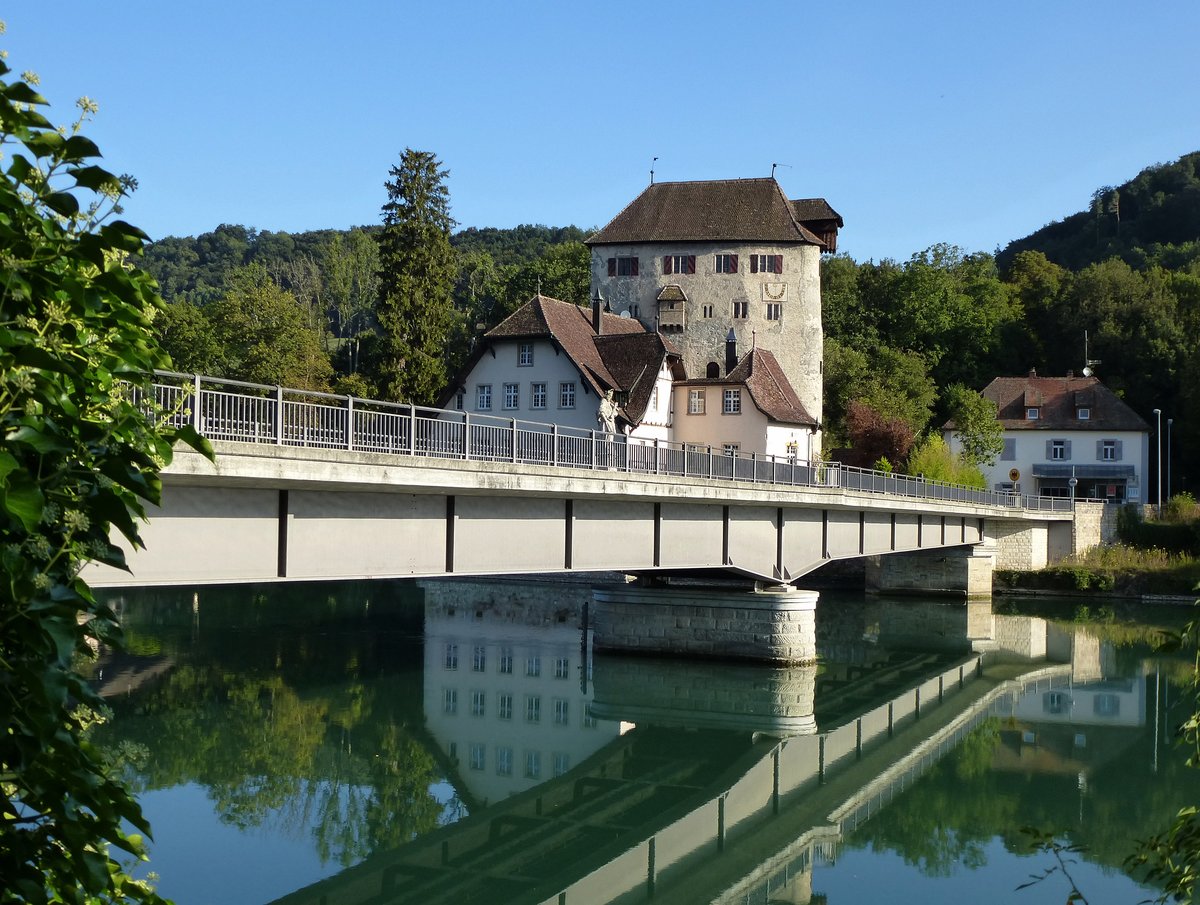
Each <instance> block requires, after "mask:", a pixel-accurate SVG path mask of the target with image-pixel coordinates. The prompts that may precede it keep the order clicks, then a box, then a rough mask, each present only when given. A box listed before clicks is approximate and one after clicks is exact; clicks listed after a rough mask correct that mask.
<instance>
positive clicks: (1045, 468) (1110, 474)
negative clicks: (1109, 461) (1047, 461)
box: [1033, 465, 1134, 481]
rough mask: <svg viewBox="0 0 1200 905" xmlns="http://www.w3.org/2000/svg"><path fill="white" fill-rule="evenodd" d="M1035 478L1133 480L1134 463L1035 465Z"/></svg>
mask: <svg viewBox="0 0 1200 905" xmlns="http://www.w3.org/2000/svg"><path fill="white" fill-rule="evenodd" d="M1033 476H1034V477H1035V478H1064V479H1065V478H1070V477H1072V476H1074V477H1076V478H1086V479H1087V480H1089V481H1095V480H1102V481H1132V480H1133V478H1134V468H1133V466H1132V465H1034V466H1033Z"/></svg>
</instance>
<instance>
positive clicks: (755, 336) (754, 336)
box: [750, 330, 758, 351]
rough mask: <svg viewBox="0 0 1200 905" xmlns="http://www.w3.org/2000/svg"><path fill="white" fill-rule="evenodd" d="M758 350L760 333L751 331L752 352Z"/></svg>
mask: <svg viewBox="0 0 1200 905" xmlns="http://www.w3.org/2000/svg"><path fill="white" fill-rule="evenodd" d="M757 348H758V331H757V330H751V331H750V351H754V350H755V349H757Z"/></svg>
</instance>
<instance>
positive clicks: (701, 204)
mask: <svg viewBox="0 0 1200 905" xmlns="http://www.w3.org/2000/svg"><path fill="white" fill-rule="evenodd" d="M841 226H842V218H841V217H840V216H839V215H838V213H837V212H836V211H834V210H833V208H831V207H830V206H829V204H828V203H827V202H825V200H824V199H819V198H817V199H802V200H797V201H791V200H788V198H787V196H786V195H785V194H784V192H783V190H782V189H781V188H780V186H779V183H777V182H776V181H775V180H774V179H773V178H768V179H724V180H714V181H705V182H660V183H652V184H651V185H649V186H648V187H647V188H646V189H645V190H644V191H643V192H642V193H641V194H640V195H638V196H637V197H636V198H635V199H634V200H633V201H632V202H630V204H629V205H628V206H627V207H626V208H625V209H624V210H622V211H621V212H620V213H619V214H617V216H616V217H614V218H613V220H612V222H610V223H609V224H608V225H607V226H605V227H604V228H603V229H601V230H599V231H598V232H597V233H596V234H595V235H593V236H591V237H590V238H588V239H587V242H586V244H587V245H588V246H589V247H590V248H591V252H592V263H591V267H592V275H591V291H592V296H593V297H594V298H595V297H599V298H602V299H603V300H604V302H605V303H606V304H607V305H608V306H609V307H610V308H611V309H612V310H613V311H614V312H616V313H617V314H627V315H629V317H630V318H631V319H636V320H638V321H640V322H641V323H642V324H643V325H644V326H645V327H646V328H647V329H648V330H652V331H658V332H662V333H665V334H668V335H669V336H670V337H671V339H672V341H673V342H674V343H675V345H676V346H677V347H678V348H679V350H680V353H681V355H682V360H683V365H684V368H685V369H686V371H687V373H688V375H689V376H690V377H691V378H692V379H715V378H720V377H721V375H722V373H723V371H727V370H728V369H723V368H722V367H721V361H722V358H723V349H724V344H725V339H726V337H727V336H728V334H729V333H730V331H733V334H734V336H735V338H736V340H737V342H738V344H739V345H740V347H741V348H743V349H746V348H753V349H756V350H761V351H762V352H764V353H770V354H771V355H772V356H773V357H774V359H775V363H776V364H777V365H778V371H779V373H780V374H781V375H782V377H783V378H784V380H785V381H786V382H787V383H788V384H790V387H791V389H792V391H793V394H794V395H795V397H796V398H797V399H798V400H799V403H800V408H801V409H802V410H803V411H804V412H805V413H806V416H808V417H811V418H812V419H814V420H815V422H816V423H817V424H818V425H819V422H820V419H821V396H822V378H821V374H822V349H823V336H822V331H821V275H820V259H821V255H822V254H823V253H826V252H832V251H834V250H835V249H836V247H837V230H838V228H840V227H841ZM764 360H765V359H764ZM818 440H819V433H818ZM818 448H819V444H818Z"/></svg>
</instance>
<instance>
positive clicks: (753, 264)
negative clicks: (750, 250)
mask: <svg viewBox="0 0 1200 905" xmlns="http://www.w3.org/2000/svg"><path fill="white" fill-rule="evenodd" d="M750 272H751V273H758V255H750Z"/></svg>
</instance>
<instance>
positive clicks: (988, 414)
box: [943, 383, 1004, 465]
mask: <svg viewBox="0 0 1200 905" xmlns="http://www.w3.org/2000/svg"><path fill="white" fill-rule="evenodd" d="M943 399H944V403H945V407H946V410H947V412H948V413H949V415H950V417H951V418H952V419H953V421H954V436H955V439H956V440H957V441H958V443H959V445H960V446H961V449H962V452H961V455H962V458H963V460H964V461H966V462H969V463H971V464H973V465H991V464H992V463H993V462H995V461H996V458H997V457H998V456H999V455H1000V453H1001V452H1003V451H1004V430H1003V428H1002V427H1001V426H1000V422H999V421H997V420H996V414H997V409H996V403H994V402H992V401H991V400H990V399H985V398H984V397H982V396H980V395H979V394H978V393H976V392H975V391H974V390H972V389H971V388H970V387H966V386H963V385H962V384H961V383H956V384H954V385H952V386H950V387H949V388H947V390H946V392H945V393H944V394H943Z"/></svg>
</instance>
